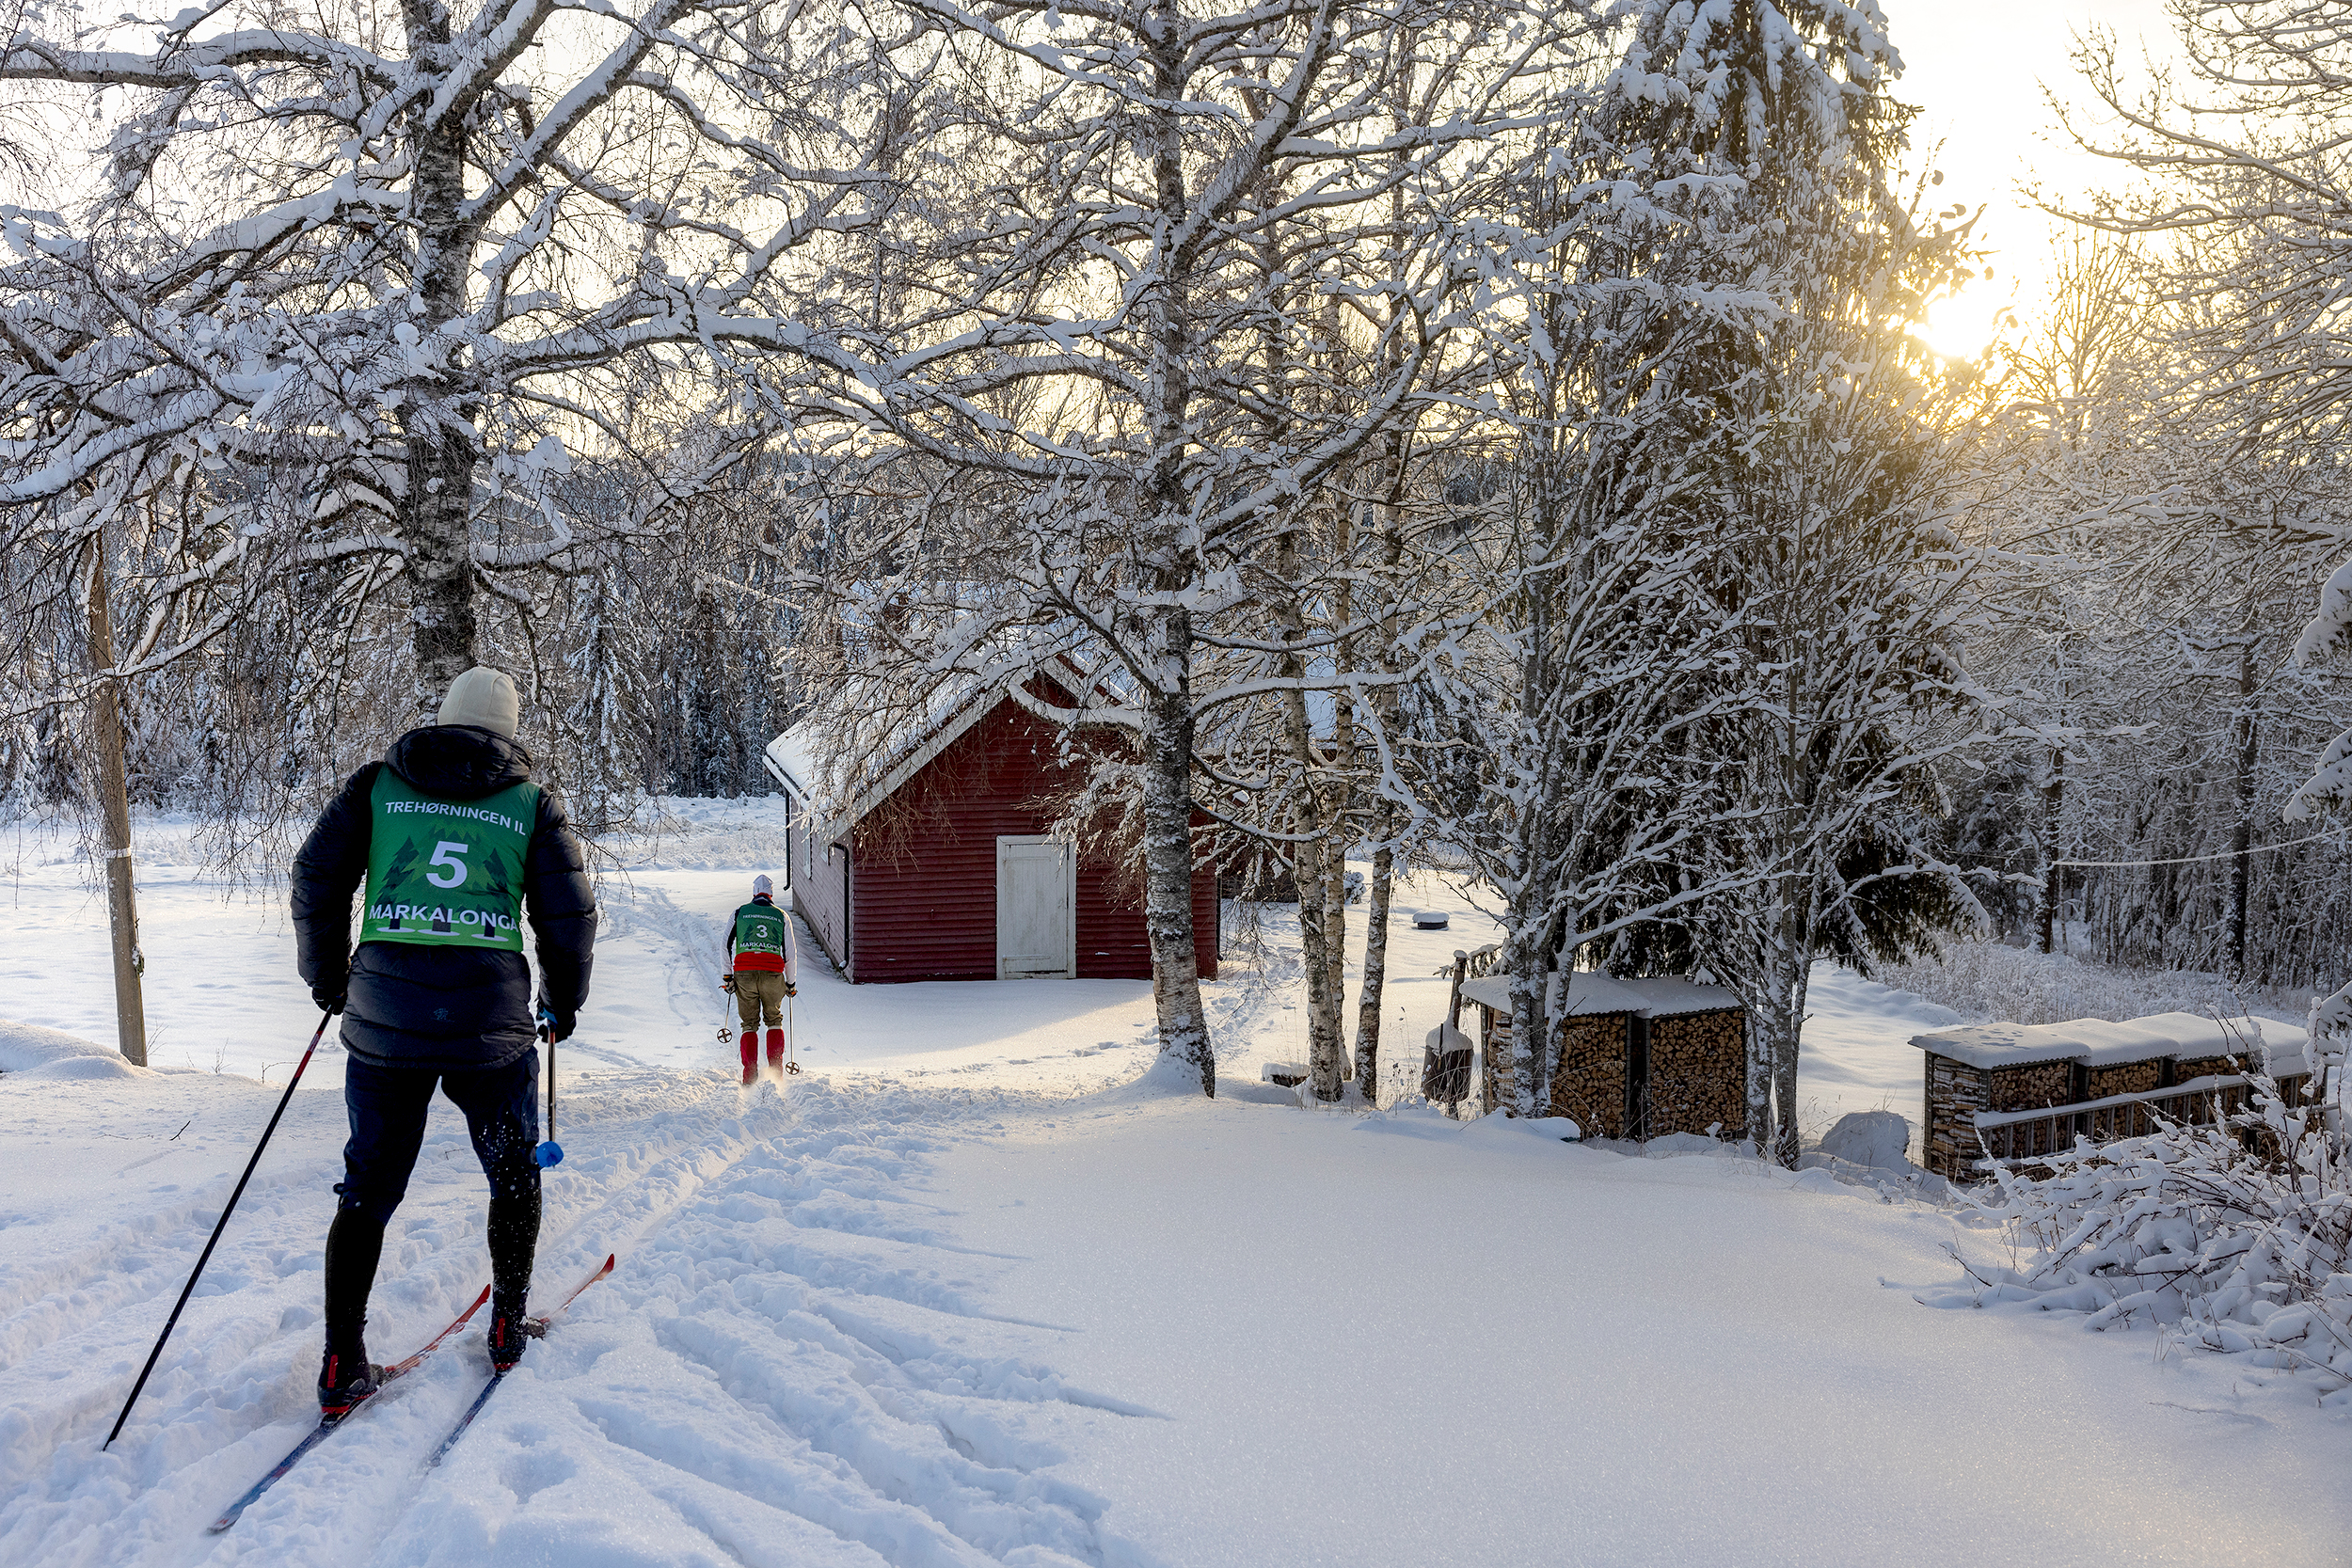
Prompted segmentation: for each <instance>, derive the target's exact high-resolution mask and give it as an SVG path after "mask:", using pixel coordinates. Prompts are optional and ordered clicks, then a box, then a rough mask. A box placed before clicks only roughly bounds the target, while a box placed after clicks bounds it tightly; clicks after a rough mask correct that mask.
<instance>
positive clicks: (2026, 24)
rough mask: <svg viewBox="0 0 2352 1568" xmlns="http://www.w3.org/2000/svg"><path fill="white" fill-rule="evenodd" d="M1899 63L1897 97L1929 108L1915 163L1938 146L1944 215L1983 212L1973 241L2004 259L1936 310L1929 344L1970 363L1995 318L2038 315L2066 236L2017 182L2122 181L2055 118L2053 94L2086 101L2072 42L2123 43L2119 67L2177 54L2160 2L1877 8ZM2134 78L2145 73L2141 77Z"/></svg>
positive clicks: (1959, 0) (2078, 184)
mask: <svg viewBox="0 0 2352 1568" xmlns="http://www.w3.org/2000/svg"><path fill="white" fill-rule="evenodd" d="M1880 6H1881V8H1883V10H1884V11H1885V13H1886V17H1887V22H1888V26H1889V30H1890V32H1891V33H1892V34H1893V37H1894V42H1895V47H1896V49H1897V50H1898V51H1899V52H1900V53H1901V55H1902V56H1903V66H1904V70H1903V74H1902V76H1901V77H1900V78H1899V80H1898V81H1897V82H1896V84H1895V94H1896V96H1897V97H1898V98H1900V99H1902V100H1903V101H1905V102H1907V103H1916V104H1918V105H1919V106H1920V107H1921V109H1922V111H1923V112H1922V114H1921V115H1920V118H1919V120H1918V122H1917V123H1916V124H1915V127H1914V129H1913V133H1912V145H1913V148H1914V156H1915V158H1916V157H1918V156H1920V155H1921V154H1922V152H1923V151H1924V150H1925V149H1927V148H1928V147H1930V146H1931V144H1933V143H1934V142H1936V141H1938V140H1939V139H1940V140H1941V141H1942V142H1943V144H1944V146H1943V149H1942V150H1941V152H1940V153H1939V154H1937V156H1936V160H1935V165H1934V166H1936V167H1938V168H1941V169H1942V170H1943V171H1944V183H1943V184H1942V185H1941V186H1939V187H1937V188H1936V190H1935V191H1934V193H1933V194H1934V195H1935V196H1936V197H1938V198H1942V199H1943V200H1944V202H1945V204H1946V205H1947V206H1948V205H1950V204H1951V203H1952V202H1955V201H1964V202H1966V203H1968V204H1969V205H1970V206H1971V207H1975V206H1978V205H1982V206H1983V207H1984V209H1985V214H1984V217H1983V218H1982V220H1981V221H1980V222H1979V224H1978V227H1977V237H1978V238H1979V240H1981V241H1983V242H1984V243H1986V244H1987V245H1991V246H1992V247H1993V248H1994V249H1995V250H1996V251H1997V252H1999V254H1997V255H1996V256H1994V259H1993V267H1994V277H1992V278H1990V279H1984V278H1979V280H1978V281H1977V282H1975V283H1974V284H1972V285H1970V286H1969V288H1968V289H1967V291H1966V292H1965V293H1963V294H1961V295H1960V296H1959V297H1958V298H1956V299H1953V300H1950V301H1947V302H1946V303H1945V304H1944V306H1943V307H1942V308H1941V309H1937V310H1935V311H1934V312H1933V314H1932V317H1931V320H1930V322H1929V324H1928V332H1927V336H1928V338H1929V339H1930V341H1932V342H1933V343H1934V344H1935V346H1936V347H1937V348H1939V349H1942V350H1944V351H1945V352H1947V353H1958V354H1969V353H1973V352H1974V351H1975V350H1976V349H1977V348H1978V347H1979V345H1980V344H1981V343H1982V342H1983V341H1984V340H1985V339H1986V337H1987V336H1989V335H1990V332H1991V324H1992V321H1993V318H1994V316H1995V315H1996V314H1997V313H1998V312H1999V310H2000V309H2002V307H2004V306H2007V305H2010V304H2012V303H2013V304H2014V306H2015V308H2016V309H2017V311H2018V313H2019V314H2020V315H2021V316H2026V317H2030V316H2032V315H2033V314H2034V313H2035V310H2036V307H2037V304H2038V302H2039V299H2040V295H2041V292H2042V289H2041V284H2042V274H2043V270H2044V262H2045V260H2046V258H2047V256H2048V253H2049V248H2050V244H2051V240H2052V238H2053V237H2054V236H2055V235H2056V234H2057V233H2058V230H2061V229H2062V228H2063V227H2064V226H2063V225H2062V224H2059V223H2058V221H2057V220H2056V219H2053V218H2051V217H2048V216H2047V215H2045V214H2042V212H2040V211H2039V210H2038V209H2036V208H2034V207H2032V206H2030V205H2028V204H2026V202H2025V200H2024V199H2023V198H2022V197H2021V196H2020V195H2019V193H2018V186H2019V185H2020V184H2021V183H2024V182H2029V181H2030V180H2032V179H2033V178H2034V177H2035V176H2039V177H2040V180H2041V182H2042V186H2043V188H2044V189H2045V190H2049V191H2052V192H2055V193H2072V192H2076V191H2081V190H2085V189H2089V188H2091V187H2095V186H2099V185H2112V184H2116V183H2119V182H2120V180H2119V171H2118V170H2117V168H2116V166H2114V165H2112V164H2109V163H2107V162H2106V161H2105V160H2103V159H2099V158H2093V157H2090V155H2088V154H2086V153H2084V152H2083V151H2081V150H2079V149H2078V148H2076V147H2075V146H2074V142H2073V141H2072V140H2071V139H2069V138H2068V137H2067V136H2066V135H2065V134H2064V133H2063V132H2061V131H2059V130H2058V127H2057V125H2056V123H2055V122H2054V120H2053V119H2052V117H2051V114H2050V111H2049V108H2048V106H2047V104H2046V103H2045V102H2044V100H2043V96H2042V88H2043V87H2044V86H2045V85H2046V86H2047V87H2050V88H2051V89H2053V90H2055V91H2057V92H2058V94H2059V95H2060V96H2062V97H2063V98H2065V99H2067V100H2068V101H2070V102H2072V103H2077V104H2079V103H2083V102H2085V101H2086V100H2087V99H2088V98H2089V96H2090V95H2089V93H2088V91H2087V90H2086V89H2085V88H2084V87H2083V86H2082V83H2081V79H2080V78H2079V77H2078V76H2077V75H2076V74H2075V72H2074V64H2073V59H2072V51H2073V40H2074V34H2076V33H2078V32H2083V31H2087V30H2088V29H2090V27H2092V26H2094V25H2095V26H2101V27H2105V28H2107V29H2108V30H2109V31H2111V32H2113V33H2114V34H2115V35H2116V41H2117V44H2118V54H2119V56H2120V57H2121V58H2122V60H2124V61H2125V62H2127V63H2129V64H2130V65H2132V66H2134V67H2137V64H2138V61H2139V58H2140V48H2141V44H2142V42H2143V41H2144V42H2145V43H2146V45H2147V46H2148V48H2149V50H2150V51H2151V52H2152V53H2153V54H2154V55H2156V56H2157V57H2158V58H2160V59H2161V58H2165V57H2168V56H2170V55H2172V54H2173V46H2172V30H2171V24H2170V20H2169V18H2168V17H2167V16H2166V14H2165V9H2164V4H2163V0H1880ZM2134 74H2135V75H2137V74H2138V72H2137V71H2136V70H2135V71H2134Z"/></svg>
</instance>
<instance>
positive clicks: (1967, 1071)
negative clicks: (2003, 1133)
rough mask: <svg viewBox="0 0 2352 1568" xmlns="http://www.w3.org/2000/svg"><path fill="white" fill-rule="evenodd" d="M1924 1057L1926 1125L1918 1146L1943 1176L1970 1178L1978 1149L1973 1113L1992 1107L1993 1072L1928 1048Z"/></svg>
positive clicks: (1932, 1168)
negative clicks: (1926, 1089) (1926, 1083)
mask: <svg viewBox="0 0 2352 1568" xmlns="http://www.w3.org/2000/svg"><path fill="white" fill-rule="evenodd" d="M1927 1057H1928V1116H1927V1122H1928V1125H1927V1132H1926V1133H1925V1134H1924V1135H1923V1137H1922V1139H1921V1146H1920V1147H1921V1149H1922V1151H1923V1152H1924V1153H1925V1154H1926V1156H1927V1159H1926V1162H1925V1163H1926V1164H1927V1167H1928V1169H1930V1170H1931V1171H1933V1172H1934V1173H1935V1174H1936V1175H1938V1176H1940V1177H1943V1178H1944V1179H1945V1180H1948V1181H1966V1180H1972V1179H1973V1177H1974V1175H1975V1166H1976V1162H1977V1159H1978V1157H1979V1154H1980V1153H1981V1150H1980V1149H1979V1147H1978V1142H1977V1113H1978V1112H1979V1111H1984V1110H1990V1109H1991V1108H1992V1099H1993V1074H1992V1073H1990V1072H1988V1071H1986V1070H1985V1069H1983V1068H1980V1067H1974V1066H1971V1065H1970V1064H1969V1063H1966V1062H1963V1061H1959V1060H1956V1059H1954V1058H1953V1057H1950V1056H1939V1055H1937V1054H1936V1053H1934V1052H1932V1051H1931V1052H1929V1053H1927Z"/></svg>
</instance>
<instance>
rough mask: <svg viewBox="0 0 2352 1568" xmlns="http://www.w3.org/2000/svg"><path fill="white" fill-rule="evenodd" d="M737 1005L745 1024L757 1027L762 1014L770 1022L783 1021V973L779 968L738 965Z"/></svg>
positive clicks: (736, 973) (745, 1026)
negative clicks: (754, 967) (744, 967)
mask: <svg viewBox="0 0 2352 1568" xmlns="http://www.w3.org/2000/svg"><path fill="white" fill-rule="evenodd" d="M735 1006H736V1010H737V1011H738V1012H739V1013H741V1014H742V1015H743V1027H744V1028H746V1029H756V1028H758V1027H759V1024H760V1015H761V1014H762V1013H765V1014H766V1015H767V1021H768V1022H770V1023H774V1024H780V1023H782V1022H784V974H783V972H782V971H780V970H764V969H739V970H737V971H736V972H735Z"/></svg>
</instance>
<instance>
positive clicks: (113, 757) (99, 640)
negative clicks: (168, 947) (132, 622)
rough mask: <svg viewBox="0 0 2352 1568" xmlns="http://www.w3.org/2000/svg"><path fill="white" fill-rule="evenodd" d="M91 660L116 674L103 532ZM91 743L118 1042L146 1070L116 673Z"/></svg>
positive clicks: (96, 553)
mask: <svg viewBox="0 0 2352 1568" xmlns="http://www.w3.org/2000/svg"><path fill="white" fill-rule="evenodd" d="M89 657H90V664H91V665H92V667H93V668H94V669H95V670H97V671H100V672H110V671H112V670H113V669H114V663H115V637H114V625H113V622H112V621H111V620H110V619H109V618H108V615H107V610H106V543H105V535H104V534H103V532H102V533H101V534H100V535H99V536H98V537H97V538H95V539H93V540H91V541H90V573H89ZM92 738H93V739H94V740H95V741H96V742H97V744H98V795H99V802H98V803H99V806H100V809H101V812H102V814H103V816H104V819H105V845H106V915H107V923H108V924H109V925H110V926H111V927H113V930H114V949H115V1037H116V1038H117V1039H118V1040H119V1042H120V1044H121V1047H122V1056H123V1060H125V1061H127V1062H129V1063H130V1064H131V1065H132V1066H134V1067H145V1066H146V1065H147V1007H146V1003H145V1001H144V999H143V998H142V997H141V995H140V992H139V973H140V971H141V970H143V969H145V968H146V967H147V962H146V959H145V958H143V957H142V956H141V955H140V953H139V916H138V904H137V901H136V898H135V895H134V893H133V890H132V881H131V797H130V792H129V788H128V785H127V784H125V782H124V779H123V772H122V689H121V685H120V683H119V682H118V681H117V680H115V679H114V677H113V676H112V675H111V674H108V675H107V676H106V678H105V680H104V682H103V684H102V685H101V686H100V687H99V689H98V707H97V718H96V721H95V733H94V734H93V736H92Z"/></svg>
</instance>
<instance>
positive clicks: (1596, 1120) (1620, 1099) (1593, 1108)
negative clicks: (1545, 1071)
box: [1551, 1013, 1633, 1138]
mask: <svg viewBox="0 0 2352 1568" xmlns="http://www.w3.org/2000/svg"><path fill="white" fill-rule="evenodd" d="M1632 1022H1633V1020H1632V1017H1631V1015H1630V1014H1627V1013H1595V1014H1591V1015H1589V1016H1587V1017H1582V1018H1572V1019H1570V1020H1568V1022H1567V1023H1566V1025H1565V1027H1564V1028H1562V1029H1561V1031H1560V1060H1559V1062H1558V1063H1557V1064H1555V1065H1554V1066H1553V1068H1552V1070H1551V1114H1552V1115H1553V1116H1556V1117H1567V1118H1568V1119H1569V1120H1571V1121H1573V1122H1575V1123H1576V1125H1577V1126H1578V1127H1580V1128H1581V1129H1582V1130H1583V1132H1584V1135H1585V1136H1586V1137H1588V1138H1622V1137H1624V1136H1626V1135H1627V1132H1626V1129H1627V1127H1628V1126H1629V1123H1628V1121H1627V1119H1626V1096H1625V1086H1626V1035H1627V1031H1628V1030H1629V1028H1630V1027H1631V1026H1632Z"/></svg>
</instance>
